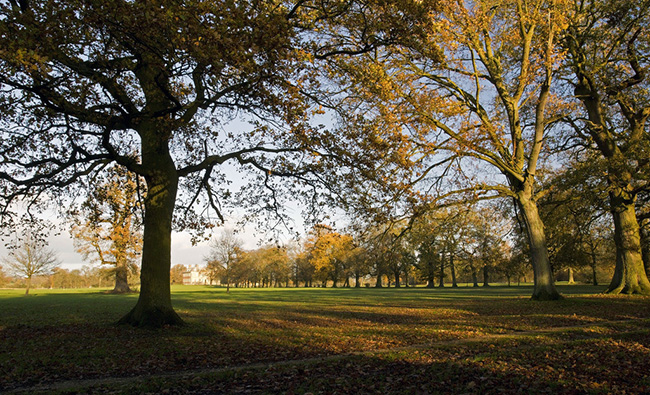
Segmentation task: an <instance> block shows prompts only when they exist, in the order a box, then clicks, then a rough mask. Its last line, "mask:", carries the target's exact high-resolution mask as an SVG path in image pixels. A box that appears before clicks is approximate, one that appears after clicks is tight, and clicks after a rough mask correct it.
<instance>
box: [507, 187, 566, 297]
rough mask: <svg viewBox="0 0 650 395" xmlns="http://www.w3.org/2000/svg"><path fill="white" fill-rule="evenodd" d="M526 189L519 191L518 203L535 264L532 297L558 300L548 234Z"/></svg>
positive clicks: (531, 259) (558, 295) (531, 257)
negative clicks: (549, 254)
mask: <svg viewBox="0 0 650 395" xmlns="http://www.w3.org/2000/svg"><path fill="white" fill-rule="evenodd" d="M526 194H527V195H530V194H529V193H525V192H524V191H521V192H519V194H518V199H517V203H518V204H519V207H520V208H521V212H522V213H523V220H524V224H525V225H526V233H527V235H528V243H529V246H530V261H531V263H532V265H533V281H534V289H533V296H532V299H534V300H557V299H560V298H561V296H560V294H559V293H558V292H557V290H556V289H555V282H554V281H553V271H552V270H551V263H550V261H549V259H548V249H547V246H546V235H545V234H544V224H543V223H542V219H541V218H540V216H539V211H538V210H537V204H536V203H535V202H533V201H532V200H530V198H528V197H527V196H525V195H526Z"/></svg>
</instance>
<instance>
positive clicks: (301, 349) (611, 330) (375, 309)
mask: <svg viewBox="0 0 650 395" xmlns="http://www.w3.org/2000/svg"><path fill="white" fill-rule="evenodd" d="M602 289H603V288H602V287H593V286H560V290H561V292H562V293H563V294H564V295H565V296H566V297H565V298H564V299H563V300H560V301H556V302H534V301H531V300H529V296H530V294H531V288H530V287H489V288H479V289H475V288H468V287H461V288H458V289H451V288H445V289H424V288H409V289H406V288H402V289H394V288H391V289H365V288H364V289H304V288H300V289H286V288H284V289H232V290H231V292H230V293H226V292H225V289H223V288H214V287H200V286H176V287H174V288H173V303H174V306H175V308H176V309H177V311H178V312H179V313H180V314H181V316H182V317H183V318H184V319H185V321H186V322H187V325H186V326H184V327H181V328H164V329H162V330H156V331H151V330H140V329H134V328H131V327H126V326H114V325H113V323H114V322H115V321H117V319H119V317H120V316H121V315H122V314H124V313H126V312H127V311H128V310H129V309H130V308H131V307H132V306H133V305H134V304H135V301H136V299H137V295H135V294H130V295H109V294H104V293H102V292H100V291H98V290H73V291H60V290H52V291H50V290H34V291H33V294H32V295H30V296H24V295H22V293H21V292H20V291H19V290H0V392H3V391H4V392H7V391H14V392H16V391H23V390H24V391H26V392H39V391H40V392H44V393H45V392H47V393H51V392H56V391H60V392H64V393H76V392H79V393H88V392H94V393H105V392H108V393H142V392H152V393H158V392H167V393H212V392H214V393H223V392H233V393H238V392H252V393H264V392H267V393H278V392H285V393H305V392H314V393H334V392H338V393H349V392H361V393H418V392H420V393H437V392H448V391H450V392H452V393H453V392H460V393H490V392H492V393H497V392H499V393H503V392H506V393H508V392H512V393H516V392H532V393H535V392H537V393H541V392H544V391H550V392H553V393H558V392H559V393H590V392H591V393H608V392H622V391H625V392H628V393H635V392H637V393H641V392H644V391H650V379H649V376H648V374H650V373H648V372H650V369H649V368H650V349H649V347H650V334H649V329H648V323H649V322H650V309H649V308H648V307H650V303H649V302H650V299H649V298H646V297H625V296H619V297H612V296H604V295H600V294H599V292H601V291H602ZM318 358H323V359H318ZM170 374H171V375H170ZM115 378H117V379H119V380H121V381H119V380H118V381H115V380H114V379H115ZM136 378H137V379H136Z"/></svg>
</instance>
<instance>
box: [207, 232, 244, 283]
mask: <svg viewBox="0 0 650 395" xmlns="http://www.w3.org/2000/svg"><path fill="white" fill-rule="evenodd" d="M241 254H242V242H241V240H239V239H238V238H237V236H236V235H235V232H234V231H232V230H225V231H224V232H223V233H221V235H220V236H219V237H218V238H216V239H213V240H212V242H211V243H210V254H209V255H208V256H207V257H206V258H205V260H206V261H207V263H208V270H209V271H212V272H216V273H218V274H219V275H221V277H222V278H223V279H224V280H225V281H223V282H225V283H226V292H230V281H231V275H232V273H231V272H232V266H233V264H235V263H236V262H237V261H238V260H239V259H240V257H241Z"/></svg>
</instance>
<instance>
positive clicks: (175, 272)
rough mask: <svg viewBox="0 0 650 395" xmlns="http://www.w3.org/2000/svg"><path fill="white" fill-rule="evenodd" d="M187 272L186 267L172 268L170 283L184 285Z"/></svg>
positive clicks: (177, 265)
mask: <svg viewBox="0 0 650 395" xmlns="http://www.w3.org/2000/svg"><path fill="white" fill-rule="evenodd" d="M186 271H187V268H186V267H185V266H184V265H180V264H176V265H174V266H172V267H171V273H170V281H171V283H172V284H183V273H185V272H186Z"/></svg>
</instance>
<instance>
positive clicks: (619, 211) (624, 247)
mask: <svg viewBox="0 0 650 395" xmlns="http://www.w3.org/2000/svg"><path fill="white" fill-rule="evenodd" d="M624 192H625V191H623V190H622V189H621V188H616V187H614V189H613V190H612V191H610V194H609V197H610V204H611V210H612V215H613V217H614V242H615V243H616V267H615V268H614V277H613V278H612V281H611V283H610V284H609V287H608V288H607V291H605V293H610V294H621V293H622V294H641V295H650V282H649V281H648V276H647V275H646V272H645V268H644V267H643V259H642V257H641V240H640V237H639V223H638V221H637V218H636V214H635V211H634V203H635V200H636V199H634V198H629V197H627V198H626V194H625V193H624Z"/></svg>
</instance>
